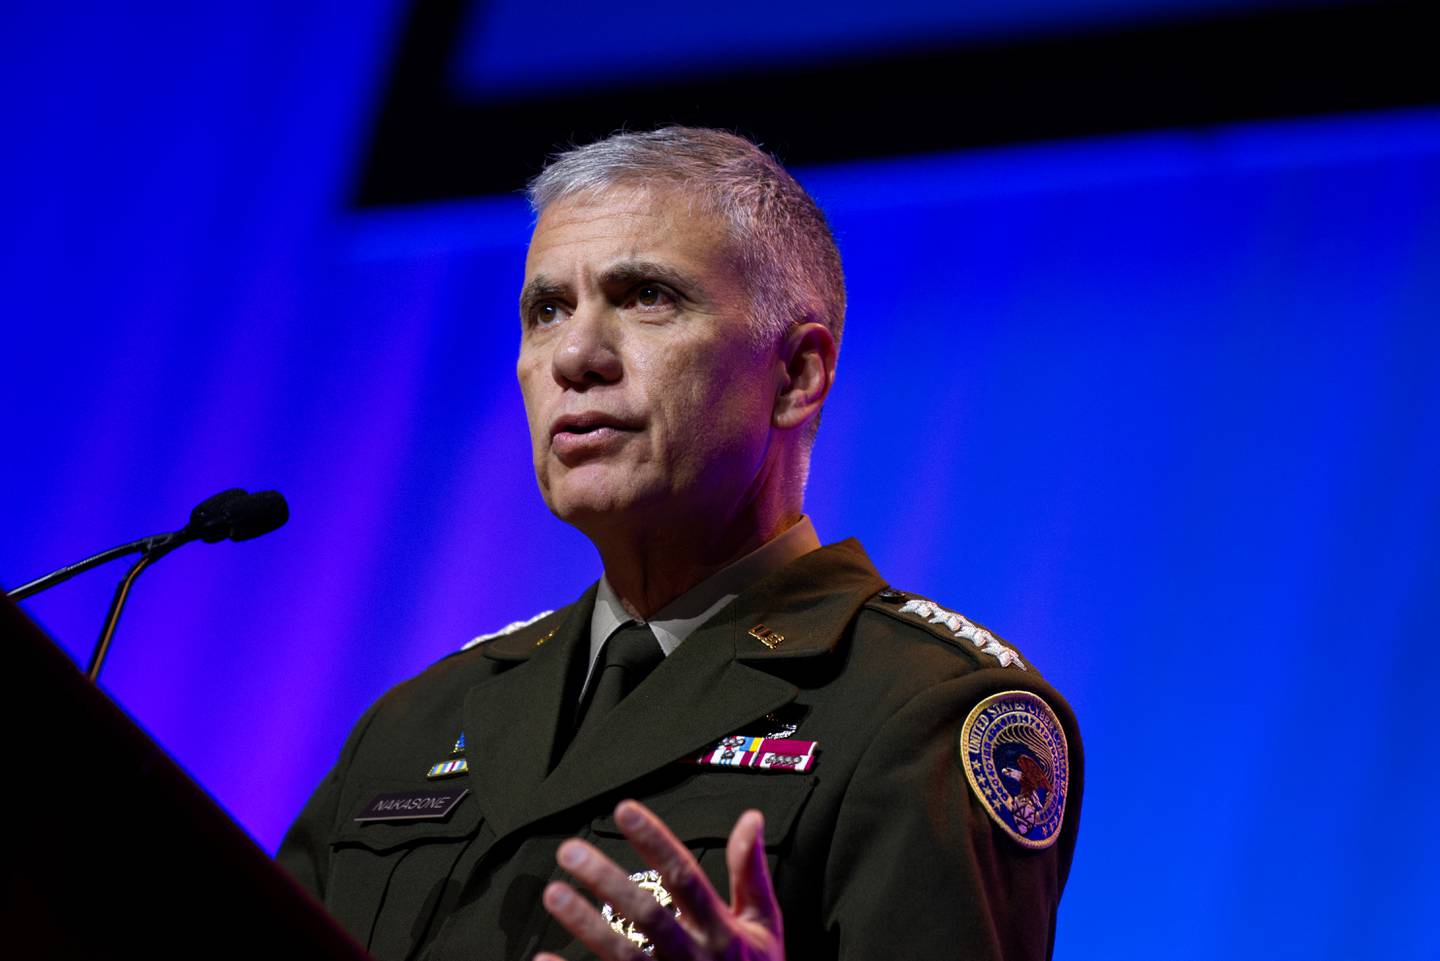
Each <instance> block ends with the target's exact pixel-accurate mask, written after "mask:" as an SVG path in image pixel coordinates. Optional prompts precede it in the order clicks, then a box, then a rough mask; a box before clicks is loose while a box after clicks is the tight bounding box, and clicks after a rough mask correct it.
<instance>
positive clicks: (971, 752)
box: [960, 691, 1070, 849]
mask: <svg viewBox="0 0 1440 961" xmlns="http://www.w3.org/2000/svg"><path fill="white" fill-rule="evenodd" d="M960 761H961V763H962V764H963V765H964V767H965V777H966V778H967V779H968V780H969V781H970V787H971V788H973V789H974V791H975V795H976V796H977V797H978V798H979V799H980V801H981V803H982V804H984V805H985V810H986V811H987V812H989V814H990V817H991V819H992V820H993V821H994V822H995V823H996V824H998V825H1000V827H1001V828H1002V829H1004V831H1005V833H1006V834H1008V835H1010V837H1012V838H1014V839H1015V840H1016V841H1017V842H1019V843H1020V844H1022V845H1024V846H1025V847H1027V848H1037V849H1038V848H1048V847H1049V846H1050V845H1052V844H1054V843H1055V840H1056V838H1058V837H1059V836H1060V826H1061V824H1063V823H1064V820H1065V794H1066V789H1067V788H1068V786H1069V783H1070V749H1069V745H1068V744H1066V741H1065V730H1064V729H1063V728H1062V727H1061V726H1060V719H1059V718H1057V717H1056V716H1055V712H1054V711H1053V710H1051V709H1050V705H1049V704H1046V703H1045V700H1044V699H1043V698H1041V697H1040V696H1039V695H1037V694H1031V693H1030V692H1029V691H1005V692H1003V693H1000V694H992V695H990V696H989V697H987V698H985V699H984V700H983V701H981V702H980V703H979V704H976V705H975V707H974V709H973V710H972V711H971V712H970V714H969V716H968V717H966V718H965V724H964V725H963V726H962V727H961V729H960Z"/></svg>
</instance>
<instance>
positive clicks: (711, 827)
mask: <svg viewBox="0 0 1440 961" xmlns="http://www.w3.org/2000/svg"><path fill="white" fill-rule="evenodd" d="M815 784H816V778H815V776H814V775H805V776H801V775H795V774H752V773H748V772H746V773H741V772H733V771H714V772H711V771H704V772H702V773H698V774H695V775H692V776H691V777H689V778H686V779H685V780H684V781H681V782H680V783H679V784H676V785H675V786H673V787H671V788H667V789H665V790H662V791H658V792H656V793H655V794H652V795H650V796H647V797H639V798H637V800H639V801H640V803H642V804H644V805H645V806H646V807H648V808H649V809H650V810H651V811H654V812H655V815H656V816H657V817H659V818H660V819H661V820H662V821H664V822H665V824H666V825H667V826H668V827H669V828H670V831H671V833H672V834H674V835H675V837H676V838H678V839H679V840H680V841H681V842H682V843H683V844H684V845H685V846H686V847H687V848H689V849H690V852H691V853H692V854H693V855H694V856H695V860H696V861H697V862H698V863H699V864H700V869H701V870H702V871H703V872H704V873H705V876H706V877H707V878H708V879H709V881H710V884H711V886H712V887H714V888H715V890H716V891H717V892H718V893H719V894H720V897H721V898H722V899H725V900H728V899H729V896H730V874H729V870H728V868H727V867H726V864H725V844H726V842H727V841H728V840H729V837H730V831H731V830H732V829H733V828H734V827H735V822H736V821H738V820H739V819H740V815H741V814H743V813H745V812H746V811H748V810H750V809H751V808H754V809H757V810H759V811H760V813H761V814H763V815H764V816H765V854H766V860H767V861H768V862H769V865H770V870H771V872H772V873H773V872H774V870H775V863H776V859H777V856H778V854H779V851H780V850H781V849H782V848H783V847H784V845H785V844H786V843H787V842H788V840H789V838H790V835H791V833H792V829H793V828H794V826H795V822H796V820H797V819H798V818H799V816H800V812H801V811H802V810H803V809H804V807H805V802H806V801H807V800H808V799H809V797H810V794H811V792H812V791H813V790H814V788H815ZM590 829H591V833H592V836H593V840H594V843H595V845H596V847H598V848H600V850H601V851H603V852H604V853H605V854H607V855H608V856H609V857H610V858H611V859H613V860H614V861H615V863H616V864H618V865H620V866H621V867H622V868H624V870H625V871H626V872H629V873H631V876H632V877H635V876H636V875H637V874H639V873H641V872H645V871H646V870H648V869H649V867H650V866H649V865H648V864H646V863H644V861H643V860H642V859H641V858H640V855H639V854H637V853H636V852H635V850H634V849H633V848H631V847H630V845H629V842H627V841H626V840H625V839H624V836H623V835H622V834H621V832H620V828H619V826H618V825H617V824H616V823H615V818H614V817H613V816H611V815H607V816H604V817H600V818H596V819H594V820H593V821H592V822H591V825H590ZM653 880H654V879H647V880H646V882H645V884H646V885H649V884H650V883H652V882H653ZM658 883H659V885H660V887H662V888H663V887H664V885H665V879H664V878H663V877H661V878H660V879H659V881H658ZM651 893H653V894H656V896H657V897H659V896H660V895H659V892H658V891H655V890H653V889H652V891H651ZM617 930H618V929H617Z"/></svg>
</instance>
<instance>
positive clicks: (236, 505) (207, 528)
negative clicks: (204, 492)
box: [176, 487, 290, 546]
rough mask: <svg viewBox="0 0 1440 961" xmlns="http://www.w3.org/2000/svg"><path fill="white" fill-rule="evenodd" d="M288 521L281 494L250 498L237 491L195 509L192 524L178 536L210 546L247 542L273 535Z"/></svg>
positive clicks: (226, 492) (288, 509) (268, 492)
mask: <svg viewBox="0 0 1440 961" xmlns="http://www.w3.org/2000/svg"><path fill="white" fill-rule="evenodd" d="M289 519H290V508H289V505H287V504H286V503H285V498H284V497H282V496H281V494H280V492H279V491H258V492H257V493H254V494H247V493H246V492H245V491H243V490H241V489H240V488H238V487H235V488H231V489H230V490H228V491H221V492H220V493H218V494H216V495H215V496H214V497H210V498H207V499H205V500H203V501H201V502H200V503H199V504H197V505H195V509H194V510H193V511H191V512H190V523H188V524H186V525H185V526H184V527H183V528H182V529H180V530H179V531H176V534H177V535H179V536H181V537H183V538H185V540H186V541H191V540H202V541H204V542H205V543H207V544H217V543H219V542H220V541H248V540H250V539H251V538H254V537H259V536H260V535H261V534H268V533H270V532H271V531H273V530H275V529H276V528H277V527H280V526H281V525H283V524H284V523H285V522H286V521H287V520H289ZM177 546H178V545H177Z"/></svg>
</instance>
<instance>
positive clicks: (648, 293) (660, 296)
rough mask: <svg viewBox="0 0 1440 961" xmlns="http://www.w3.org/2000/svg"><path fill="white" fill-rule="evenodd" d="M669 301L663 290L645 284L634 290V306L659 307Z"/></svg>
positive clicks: (667, 294) (668, 296)
mask: <svg viewBox="0 0 1440 961" xmlns="http://www.w3.org/2000/svg"><path fill="white" fill-rule="evenodd" d="M669 300H670V295H669V293H667V292H666V290H665V288H663V287H657V286H655V285H654V284H646V285H645V286H643V287H637V288H635V304H636V305H637V306H639V307H661V306H663V305H664V304H665V303H667V302H668V301H669Z"/></svg>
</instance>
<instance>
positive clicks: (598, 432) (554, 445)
mask: <svg viewBox="0 0 1440 961" xmlns="http://www.w3.org/2000/svg"><path fill="white" fill-rule="evenodd" d="M639 429H640V425H639V424H638V423H636V422H634V421H630V420H626V419H624V418H620V417H615V416H613V415H611V414H602V413H597V412H589V413H583V414H565V415H564V416H561V417H557V418H556V419H555V420H554V422H553V423H551V425H550V446H551V449H552V450H554V451H555V453H556V454H557V455H558V456H560V457H561V458H562V459H563V458H566V457H571V456H583V455H587V454H594V453H600V452H602V451H605V450H608V449H609V448H610V447H611V446H612V445H613V444H615V443H617V442H620V441H623V440H624V438H625V437H626V436H627V435H628V434H632V433H634V432H636V431H638V430H639Z"/></svg>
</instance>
